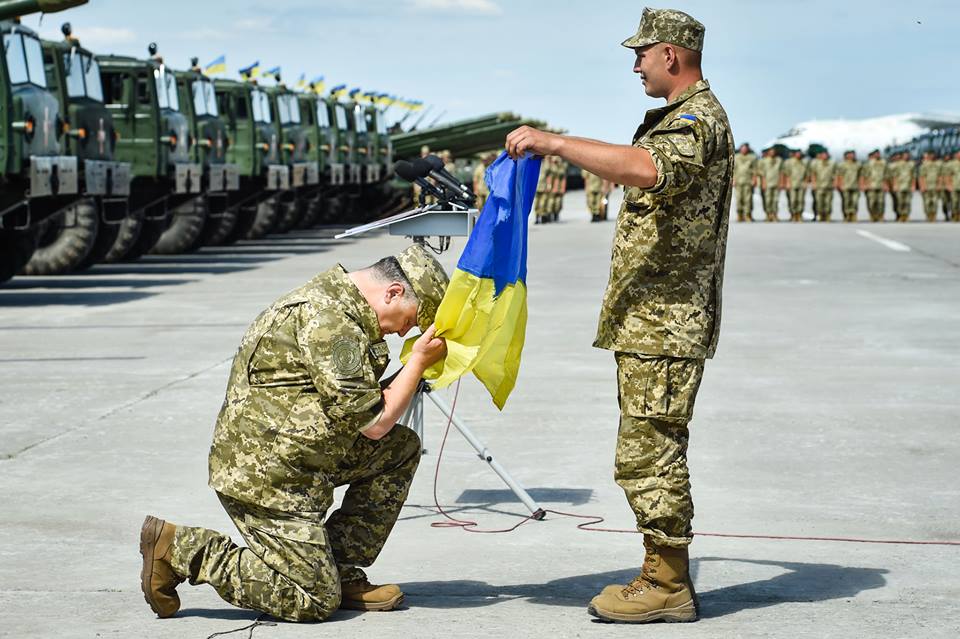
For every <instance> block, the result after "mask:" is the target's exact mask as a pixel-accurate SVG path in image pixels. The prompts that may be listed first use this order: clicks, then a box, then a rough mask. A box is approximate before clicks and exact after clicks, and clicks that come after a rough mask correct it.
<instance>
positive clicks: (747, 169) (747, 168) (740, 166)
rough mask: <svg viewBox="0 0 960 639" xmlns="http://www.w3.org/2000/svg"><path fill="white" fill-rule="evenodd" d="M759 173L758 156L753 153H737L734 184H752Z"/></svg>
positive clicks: (734, 166)
mask: <svg viewBox="0 0 960 639" xmlns="http://www.w3.org/2000/svg"><path fill="white" fill-rule="evenodd" d="M756 173H757V156H756V155H754V154H753V153H746V154H744V153H737V154H736V156H735V157H734V158H733V184H734V186H750V185H751V184H753V177H754V176H755V175H756Z"/></svg>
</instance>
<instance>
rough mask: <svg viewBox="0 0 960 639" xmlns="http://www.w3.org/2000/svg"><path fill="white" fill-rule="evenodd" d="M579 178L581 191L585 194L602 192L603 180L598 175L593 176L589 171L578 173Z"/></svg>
mask: <svg viewBox="0 0 960 639" xmlns="http://www.w3.org/2000/svg"><path fill="white" fill-rule="evenodd" d="M580 176H581V177H582V178H583V190H584V191H586V192H587V193H602V192H603V178H602V177H600V176H599V175H594V174H593V173H591V172H590V171H580Z"/></svg>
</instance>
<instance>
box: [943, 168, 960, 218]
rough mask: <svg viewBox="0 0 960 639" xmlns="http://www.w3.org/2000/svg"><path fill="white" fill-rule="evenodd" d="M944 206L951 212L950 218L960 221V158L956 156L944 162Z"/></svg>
mask: <svg viewBox="0 0 960 639" xmlns="http://www.w3.org/2000/svg"><path fill="white" fill-rule="evenodd" d="M941 175H943V198H944V200H943V201H944V208H945V209H946V210H948V211H949V212H950V219H951V220H953V221H954V222H960V160H958V159H957V158H956V157H954V158H951V159H949V160H947V161H946V162H944V163H943V168H942V170H941Z"/></svg>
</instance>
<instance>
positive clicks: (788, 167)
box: [781, 149, 807, 222]
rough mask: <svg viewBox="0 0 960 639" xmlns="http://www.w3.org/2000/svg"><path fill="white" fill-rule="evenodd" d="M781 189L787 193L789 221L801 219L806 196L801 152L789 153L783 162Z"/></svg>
mask: <svg viewBox="0 0 960 639" xmlns="http://www.w3.org/2000/svg"><path fill="white" fill-rule="evenodd" d="M781 173H782V179H783V188H784V190H786V192H787V207H788V208H789V209H790V221H791V222H800V221H801V220H802V219H803V201H804V199H805V196H806V194H807V189H806V183H807V163H806V162H804V161H803V151H800V150H799V149H797V150H794V151H791V152H790V157H789V158H787V159H786V160H784V162H783V168H782V169H781Z"/></svg>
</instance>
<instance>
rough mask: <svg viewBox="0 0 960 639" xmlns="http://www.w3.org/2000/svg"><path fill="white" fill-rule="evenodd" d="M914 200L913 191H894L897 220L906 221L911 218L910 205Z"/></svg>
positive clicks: (894, 207)
mask: <svg viewBox="0 0 960 639" xmlns="http://www.w3.org/2000/svg"><path fill="white" fill-rule="evenodd" d="M912 200H913V191H894V192H893V209H894V211H896V213H897V220H900V221H904V222H905V221H906V220H907V218H909V217H910V204H911V202H912Z"/></svg>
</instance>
